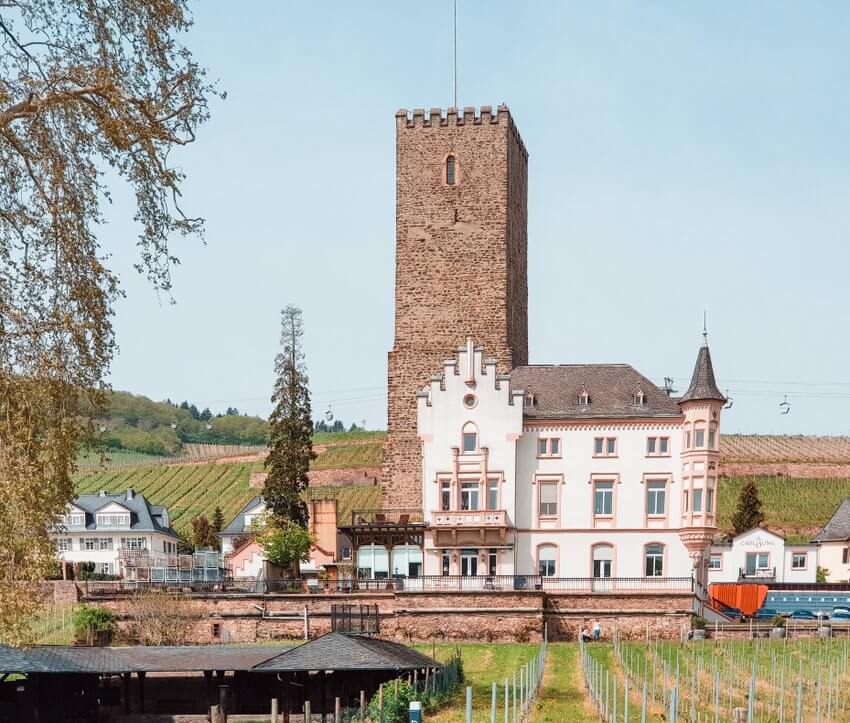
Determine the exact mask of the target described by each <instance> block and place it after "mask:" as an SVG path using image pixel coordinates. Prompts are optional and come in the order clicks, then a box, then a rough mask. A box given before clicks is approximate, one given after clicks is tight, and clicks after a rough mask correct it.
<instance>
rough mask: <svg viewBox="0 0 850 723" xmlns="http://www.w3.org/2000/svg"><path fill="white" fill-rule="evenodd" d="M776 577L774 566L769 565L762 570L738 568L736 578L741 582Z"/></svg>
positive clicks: (766, 580) (767, 580) (767, 579)
mask: <svg viewBox="0 0 850 723" xmlns="http://www.w3.org/2000/svg"><path fill="white" fill-rule="evenodd" d="M775 579H776V568H775V567H770V568H767V569H764V570H750V571H747V570H745V569H744V568H743V567H739V568H738V580H739V581H740V582H743V581H745V580H760V581H764V582H769V581H771V580H775Z"/></svg>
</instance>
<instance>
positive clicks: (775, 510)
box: [717, 477, 850, 538]
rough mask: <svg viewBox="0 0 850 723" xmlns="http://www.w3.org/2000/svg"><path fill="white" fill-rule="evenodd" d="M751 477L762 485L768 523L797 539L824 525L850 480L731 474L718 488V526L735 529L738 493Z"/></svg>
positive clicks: (847, 491) (847, 494) (848, 491)
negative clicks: (733, 527) (736, 475)
mask: <svg viewBox="0 0 850 723" xmlns="http://www.w3.org/2000/svg"><path fill="white" fill-rule="evenodd" d="M747 479H755V480H756V482H757V484H758V489H759V497H760V498H761V501H762V509H763V510H764V512H765V523H766V524H767V525H769V526H771V527H778V528H781V529H783V530H785V531H786V532H787V533H790V535H791V536H793V537H795V538H800V537H807V536H808V537H810V534H811V532H812V531H813V530H817V529H819V528H820V527H822V526H823V525H824V524H825V523H826V522H827V521H828V520H829V518H830V517H832V514H833V513H834V512H835V510H836V508H837V507H838V505H839V504H840V503H841V501H842V500H843V499H844V498H845V497H850V479H847V478H836V479H795V478H789V477H753V478H747V477H728V478H722V479H721V480H720V485H719V487H718V504H717V506H718V527H721V528H723V529H731V527H732V523H731V518H732V513H733V512H734V511H735V506H736V505H737V502H738V494H739V493H740V491H741V487H743V486H744V483H745V482H746V480H747Z"/></svg>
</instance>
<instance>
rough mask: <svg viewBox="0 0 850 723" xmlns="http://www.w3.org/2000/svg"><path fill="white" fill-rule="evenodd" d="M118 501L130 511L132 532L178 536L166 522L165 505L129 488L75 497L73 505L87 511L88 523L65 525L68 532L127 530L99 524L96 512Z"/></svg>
mask: <svg viewBox="0 0 850 723" xmlns="http://www.w3.org/2000/svg"><path fill="white" fill-rule="evenodd" d="M112 503H117V504H119V505H121V506H122V507H126V508H127V509H128V510H129V511H130V528H129V529H130V531H132V532H162V533H163V534H165V535H171V536H172V537H177V533H176V532H175V531H174V530H173V529H171V526H170V525H166V524H165V516H166V512H165V507H163V506H162V505H152V504H150V503H149V502H148V500H147V498H145V496H144V495H143V494H140V493H138V492H134V491H132V490H128V491H127V492H120V493H117V494H111V493H101V494H95V495H80V496H79V497H75V498H74V501H73V505H74V506H76V507H79V508H80V509H81V510H83V511H84V512H85V513H86V524H85V526H84V527H80V526H79V525H65V528H66V529H67V531H68V532H79V531H80V530H83V529H85V530H88V531H93V532H94V531H98V530H100V531H103V530H108V531H109V532H114V531H121V530H126V529H127V528H126V527H112V526H110V527H101V528H98V526H97V518H96V516H95V515H96V513H97V511H98V510H100V509H101V508H102V507H106V506H107V505H110V504H112Z"/></svg>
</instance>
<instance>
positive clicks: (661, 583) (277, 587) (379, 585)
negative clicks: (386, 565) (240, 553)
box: [265, 575, 695, 595]
mask: <svg viewBox="0 0 850 723" xmlns="http://www.w3.org/2000/svg"><path fill="white" fill-rule="evenodd" d="M265 586H266V592H274V593H284V594H300V593H308V594H324V595H340V594H349V593H374V592H432V593H433V592H449V593H450V592H482V593H489V592H494V593H498V592H516V591H520V592H522V591H531V592H533V591H543V592H547V593H552V594H556V593H566V594H577V595H587V594H597V593H600V594H622V593H629V594H632V593H634V594H640V593H682V594H692V593H694V591H695V587H694V579H693V578H691V577H604V578H594V577H541V576H540V575H470V576H466V575H421V576H419V577H400V576H399V577H386V578H366V579H345V580H342V579H340V580H312V579H311V580H273V581H272V580H269V581H267V582H266V583H265Z"/></svg>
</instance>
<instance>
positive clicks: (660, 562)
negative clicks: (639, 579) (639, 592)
mask: <svg viewBox="0 0 850 723" xmlns="http://www.w3.org/2000/svg"><path fill="white" fill-rule="evenodd" d="M644 574H645V575H646V577H661V576H662V575H663V574H664V547H663V546H662V545H647V546H646V564H645V566H644Z"/></svg>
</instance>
